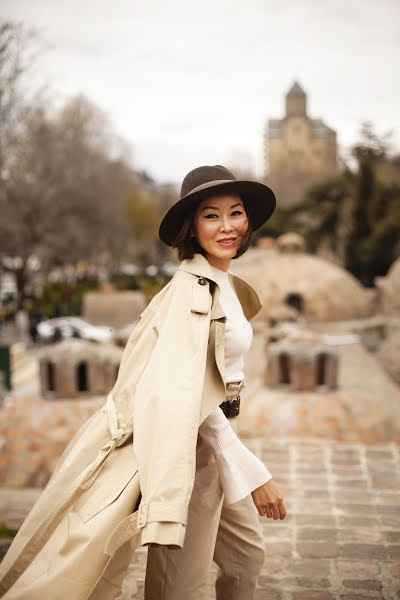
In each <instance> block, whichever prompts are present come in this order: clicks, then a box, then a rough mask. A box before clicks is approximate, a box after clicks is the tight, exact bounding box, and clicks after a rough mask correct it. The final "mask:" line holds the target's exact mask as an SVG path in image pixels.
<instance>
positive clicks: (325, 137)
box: [265, 82, 337, 206]
mask: <svg viewBox="0 0 400 600" xmlns="http://www.w3.org/2000/svg"><path fill="white" fill-rule="evenodd" d="M265 165H266V169H265V171H266V173H265V175H266V177H265V179H266V181H267V183H268V184H269V185H270V186H271V187H272V189H273V190H274V192H275V193H276V195H277V198H278V201H279V204H280V205H281V206H291V205H294V204H297V203H298V202H299V201H300V200H301V199H302V196H303V193H304V192H305V190H306V189H307V188H308V187H310V185H312V184H313V183H316V182H318V181H322V180H324V179H326V178H328V177H331V176H333V175H335V174H336V173H337V158H336V132H335V131H334V130H333V129H331V128H330V127H328V126H327V125H326V124H325V123H324V122H323V121H322V120H321V119H312V118H311V117H309V116H308V115H307V96H306V94H305V92H304V91H303V90H302V88H301V87H300V85H299V84H298V83H297V82H295V83H294V84H293V85H292V87H291V88H290V90H289V91H288V93H287V94H286V114H285V116H284V117H283V119H269V120H268V123H267V129H266V132H265Z"/></svg>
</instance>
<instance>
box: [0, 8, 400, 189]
mask: <svg viewBox="0 0 400 600" xmlns="http://www.w3.org/2000/svg"><path fill="white" fill-rule="evenodd" d="M1 8H2V10H1V14H2V16H3V17H10V18H14V19H18V20H23V21H25V22H26V23H27V24H29V25H32V26H34V27H36V28H38V29H40V31H41V34H42V37H43V38H44V40H45V41H46V43H47V45H48V50H47V51H46V53H45V55H44V56H43V57H42V59H41V61H40V66H39V68H40V77H41V79H42V81H46V82H48V83H49V85H50V87H51V88H52V90H54V92H55V94H56V95H57V96H58V97H59V98H64V97H68V96H70V95H73V94H77V93H80V92H83V93H84V94H86V95H87V96H88V97H89V98H90V99H92V100H93V101H94V102H95V103H96V104H98V105H99V106H101V107H102V108H103V109H105V111H106V112H107V113H108V115H109V116H110V118H111V120H112V122H113V123H114V125H115V126H116V128H117V130H118V131H119V133H120V134H121V135H122V136H123V137H124V138H125V139H126V140H127V141H128V142H129V144H130V145H131V146H132V149H133V159H134V165H135V166H136V167H137V168H144V169H146V170H147V171H148V172H149V174H151V175H152V176H154V177H155V178H156V179H158V180H160V181H173V182H180V181H181V180H182V178H183V177H184V175H185V174H186V173H187V172H188V171H189V170H190V169H192V168H194V167H197V166H199V165H201V164H216V163H219V164H226V165H233V164H234V163H235V162H237V161H238V157H240V156H241V157H242V160H243V161H245V162H246V161H247V162H248V163H249V165H250V166H251V167H252V168H253V169H254V170H255V172H256V174H257V175H258V176H261V175H262V174H263V152H264V151H263V132H264V129H265V124H266V121H267V119H268V118H280V117H282V116H283V112H284V95H285V93H286V92H287V90H288V89H289V88H290V86H291V84H292V83H293V81H294V80H298V81H299V83H300V84H301V85H302V87H303V89H304V90H305V91H306V92H307V94H308V110H309V115H310V116H312V117H315V118H317V117H321V118H323V119H324V120H325V122H326V123H327V124H328V125H329V126H330V127H332V128H334V129H336V131H337V135H338V142H339V145H340V148H341V149H342V150H343V151H345V150H346V148H348V147H349V145H350V144H351V143H352V142H354V141H355V139H356V137H357V133H358V131H359V127H360V124H361V121H363V120H369V121H372V122H373V123H374V124H375V125H376V129H377V131H378V133H382V132H384V131H386V130H387V129H394V130H395V136H394V138H393V139H394V141H395V145H396V147H397V148H399V146H400V134H399V126H400V109H399V107H400V77H399V71H400V65H399V46H400V2H399V1H398V0H367V1H366V0H352V1H351V2H349V1H348V0H332V1H329V0H328V1H327V2H321V0H303V1H301V0H279V1H278V0H242V1H239V0H230V1H229V2H228V0H225V1H219V0H196V1H194V0H141V1H140V2H139V0H112V1H111V0H79V1H78V0H68V1H66V0H2V1H1Z"/></svg>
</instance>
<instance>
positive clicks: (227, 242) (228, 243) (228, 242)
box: [217, 238, 236, 247]
mask: <svg viewBox="0 0 400 600" xmlns="http://www.w3.org/2000/svg"><path fill="white" fill-rule="evenodd" d="M217 242H218V244H220V245H221V246H226V247H229V246H233V245H234V244H235V242H236V238H223V239H222V240H217Z"/></svg>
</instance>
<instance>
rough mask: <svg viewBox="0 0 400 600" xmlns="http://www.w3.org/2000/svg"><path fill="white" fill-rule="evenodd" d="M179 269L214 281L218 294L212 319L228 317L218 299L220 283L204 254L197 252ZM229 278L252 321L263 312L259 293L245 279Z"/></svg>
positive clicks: (246, 314)
mask: <svg viewBox="0 0 400 600" xmlns="http://www.w3.org/2000/svg"><path fill="white" fill-rule="evenodd" d="M179 268H180V269H181V270H182V271H186V272H187V273H192V274H193V275H198V276H199V277H205V278H206V279H208V280H210V281H212V282H213V283H214V284H215V285H216V290H217V292H216V294H215V295H214V298H213V307H212V309H211V318H212V319H218V318H220V317H225V316H226V315H225V313H224V311H223V310H222V307H221V305H220V302H219V299H218V298H219V293H220V288H219V285H218V282H217V281H216V279H215V277H214V273H213V270H212V268H211V266H210V263H209V262H208V260H207V259H206V257H205V256H204V255H203V254H200V253H199V252H196V253H195V255H194V256H193V258H190V259H185V260H183V261H182V262H181V264H180V266H179ZM228 276H229V280H230V281H231V283H232V285H233V287H234V289H235V291H236V294H237V296H238V298H239V302H240V304H241V305H242V308H243V312H244V315H245V317H246V319H248V320H250V319H252V318H253V317H254V316H255V315H256V314H257V313H258V312H259V311H260V310H261V307H262V304H261V301H260V298H259V296H258V294H257V292H256V291H255V289H254V288H253V287H252V286H251V285H250V284H249V283H247V281H244V279H241V278H240V277H238V276H237V275H234V274H233V273H229V274H228Z"/></svg>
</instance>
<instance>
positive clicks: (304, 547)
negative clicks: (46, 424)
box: [0, 437, 400, 600]
mask: <svg viewBox="0 0 400 600" xmlns="http://www.w3.org/2000/svg"><path fill="white" fill-rule="evenodd" d="M246 444H247V445H248V447H249V448H250V449H251V450H252V451H253V452H255V453H256V454H257V455H258V456H259V457H260V458H261V459H263V460H264V461H265V462H266V464H267V465H268V467H269V469H270V470H271V472H272V475H273V477H274V479H275V481H276V482H277V483H278V485H279V487H280V488H281V490H282V493H283V495H284V499H285V504H286V508H287V516H286V518H285V519H284V520H282V521H281V520H276V521H275V520H273V519H267V518H262V517H260V521H261V524H262V528H263V532H264V536H265V544H266V551H267V554H266V561H265V565H264V568H263V571H262V575H261V577H260V580H259V589H258V591H257V596H256V600H333V599H340V600H364V599H365V600H367V599H368V598H384V599H387V600H389V599H390V600H395V599H398V598H400V448H399V447H398V446H397V445H396V444H395V443H393V442H391V443H382V444H369V445H367V444H363V443H359V442H354V443H353V442H338V441H336V440H322V439H318V438H311V437H309V438H303V439H299V438H295V437H292V438H287V439H285V440H273V441H265V440H262V439H254V440H249V441H246ZM38 493H39V490H36V489H35V490H15V489H11V488H7V489H2V490H0V521H3V522H5V523H6V524H8V526H10V527H17V526H18V521H20V520H22V518H23V516H24V514H25V513H26V512H27V510H28V509H29V506H31V505H32V503H33V502H34V500H35V498H36V497H37V494H38ZM145 564H146V549H145V548H139V549H138V550H137V552H136V555H135V561H134V562H133V563H132V565H131V567H130V570H129V572H128V574H127V577H126V579H125V582H124V587H123V591H122V593H121V595H120V600H128V599H131V600H141V599H142V598H143V580H144V571H145ZM215 575H216V566H215V565H213V569H212V572H211V573H210V581H209V593H208V595H207V600H212V599H214V598H215V593H214V592H213V581H214V579H215ZM193 600H194V599H193Z"/></svg>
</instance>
